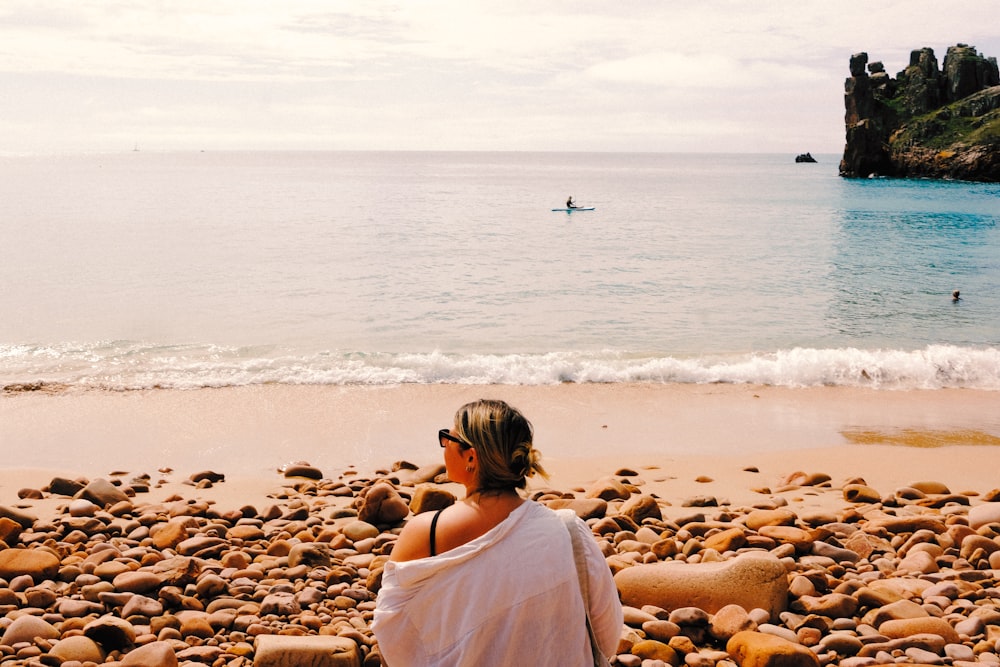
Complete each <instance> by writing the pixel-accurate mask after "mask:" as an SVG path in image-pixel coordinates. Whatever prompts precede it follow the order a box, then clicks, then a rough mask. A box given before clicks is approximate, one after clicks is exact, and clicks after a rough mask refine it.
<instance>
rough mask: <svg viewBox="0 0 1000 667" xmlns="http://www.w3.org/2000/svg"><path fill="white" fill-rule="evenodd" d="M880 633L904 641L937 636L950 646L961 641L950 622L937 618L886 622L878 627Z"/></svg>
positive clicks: (926, 617)
mask: <svg viewBox="0 0 1000 667" xmlns="http://www.w3.org/2000/svg"><path fill="white" fill-rule="evenodd" d="M878 631H879V633H880V634H883V635H885V636H886V637H888V638H889V639H902V638H904V637H909V636H911V635H921V634H929V635H937V636H939V637H941V638H942V639H944V640H945V642H946V643H949V644H955V643H958V641H959V638H958V633H957V632H955V628H953V627H951V624H950V623H949V622H948V621H946V620H944V619H943V618H938V617H936V616H925V617H923V618H901V619H897V620H892V621H886V622H885V623H882V624H881V625H879V626H878Z"/></svg>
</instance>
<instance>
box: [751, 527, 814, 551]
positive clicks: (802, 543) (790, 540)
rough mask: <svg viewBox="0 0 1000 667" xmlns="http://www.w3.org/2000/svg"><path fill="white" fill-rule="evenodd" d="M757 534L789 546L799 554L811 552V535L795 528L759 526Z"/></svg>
mask: <svg viewBox="0 0 1000 667" xmlns="http://www.w3.org/2000/svg"><path fill="white" fill-rule="evenodd" d="M757 532H758V534H760V535H763V536H764V537H767V538H770V539H772V540H774V541H775V542H779V543H782V544H791V545H792V546H794V547H795V551H797V552H798V553H800V554H804V553H808V552H809V551H811V550H812V546H813V534H812V533H811V532H809V531H808V530H803V529H802V528H796V527H795V526H761V528H760V530H758V531H757Z"/></svg>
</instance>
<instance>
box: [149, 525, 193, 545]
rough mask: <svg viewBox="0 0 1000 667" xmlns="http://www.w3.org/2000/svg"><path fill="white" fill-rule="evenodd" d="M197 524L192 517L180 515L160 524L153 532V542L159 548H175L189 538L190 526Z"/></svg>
mask: <svg viewBox="0 0 1000 667" xmlns="http://www.w3.org/2000/svg"><path fill="white" fill-rule="evenodd" d="M192 525H195V524H194V521H193V520H192V519H191V518H190V517H178V518H174V519H171V520H170V521H167V522H166V523H165V524H160V527H159V529H158V530H157V531H156V532H155V533H153V535H152V537H153V544H154V545H155V546H156V548H157V549H173V548H174V547H176V546H177V545H178V544H180V543H181V542H183V541H184V540H186V539H187V535H188V534H187V531H188V526H192Z"/></svg>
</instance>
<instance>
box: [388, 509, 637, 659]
mask: <svg viewBox="0 0 1000 667" xmlns="http://www.w3.org/2000/svg"><path fill="white" fill-rule="evenodd" d="M580 525H581V526H582V530H584V531H586V533H587V539H588V540H589V541H590V546H591V547H593V548H592V549H590V550H589V551H588V570H593V572H594V573H595V575H596V576H591V577H590V580H591V581H592V582H593V583H592V585H591V591H590V594H591V596H592V602H593V604H592V610H594V609H596V610H597V614H596V617H595V618H593V624H594V628H595V631H596V632H597V633H598V637H599V640H600V639H601V638H602V637H603V641H601V643H602V645H603V647H604V648H609V649H610V650H609V652H613V651H614V647H615V644H616V643H617V639H618V634H619V632H620V630H621V608H620V605H619V603H618V597H617V591H616V590H615V588H614V582H613V580H612V579H611V576H610V573H609V572H608V569H607V563H605V561H604V558H603V556H602V555H601V553H600V551H599V550H598V549H597V546H596V544H594V542H593V538H592V536H591V535H590V533H589V530H588V529H587V528H586V526H585V525H583V524H582V523H581V524H580ZM593 615H594V612H593V611H592V616H593ZM372 630H373V631H374V633H375V636H376V638H377V639H378V641H379V646H380V651H381V652H382V655H383V657H384V658H385V660H386V664H387V665H389V666H390V667H405V666H406V665H411V666H422V665H441V666H444V665H456V666H457V665H470V666H471V665H476V666H478V667H487V666H489V665H497V666H498V667H499V666H501V665H524V664H546V665H566V666H568V667H583V666H585V665H589V664H592V658H591V654H590V645H589V640H588V637H587V632H586V626H585V619H584V610H583V600H582V597H581V594H580V592H579V580H578V578H577V574H576V569H575V567H574V560H573V549H572V544H571V542H570V538H569V533H568V532H567V531H566V528H565V527H564V525H563V524H562V521H561V520H560V519H559V517H558V516H557V515H556V514H555V513H554V512H552V511H551V510H549V509H548V508H546V507H543V506H541V505H538V504H537V503H534V502H527V501H526V502H523V503H522V504H521V505H520V506H519V507H518V508H517V509H515V510H514V511H513V512H512V513H511V514H510V516H509V517H508V518H507V519H506V520H504V521H502V522H501V523H500V524H498V525H497V526H496V527H495V528H494V529H493V530H491V531H488V532H487V533H486V534H484V535H481V536H479V537H477V538H476V539H474V540H472V541H470V542H467V543H465V544H462V545H460V546H458V547H456V548H454V549H450V550H448V551H446V552H444V553H442V554H441V555H439V556H436V557H434V558H419V559H416V560H411V561H406V562H390V563H388V564H387V565H386V567H385V571H384V573H383V580H382V590H381V591H380V593H379V600H378V607H377V609H376V612H375V620H374V622H373V623H372Z"/></svg>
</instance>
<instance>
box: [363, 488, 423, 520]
mask: <svg viewBox="0 0 1000 667" xmlns="http://www.w3.org/2000/svg"><path fill="white" fill-rule="evenodd" d="M409 513H410V507H409V505H407V504H406V501H405V500H403V498H402V497H401V496H400V495H399V492H398V491H396V489H395V487H393V485H392V484H389V483H388V482H377V483H375V484H373V485H371V486H369V487H368V488H367V489H365V492H364V494H363V495H362V497H361V506H360V507H359V508H358V519H360V520H361V521H365V522H367V523H370V524H374V525H387V524H388V525H393V524H397V523H399V522H400V521H402V520H403V519H405V518H406V516H407V515H408V514H409Z"/></svg>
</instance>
